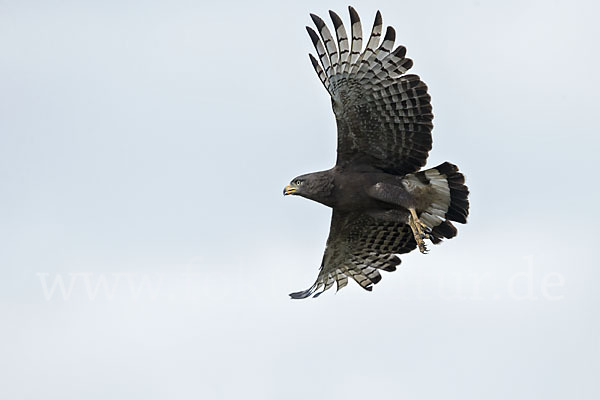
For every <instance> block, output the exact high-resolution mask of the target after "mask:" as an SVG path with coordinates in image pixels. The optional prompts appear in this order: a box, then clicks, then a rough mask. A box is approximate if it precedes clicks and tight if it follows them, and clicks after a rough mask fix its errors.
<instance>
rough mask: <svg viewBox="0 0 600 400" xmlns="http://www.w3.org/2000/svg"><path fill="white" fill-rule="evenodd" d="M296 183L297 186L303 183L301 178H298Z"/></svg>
mask: <svg viewBox="0 0 600 400" xmlns="http://www.w3.org/2000/svg"><path fill="white" fill-rule="evenodd" d="M294 183H295V184H296V186H300V185H302V181H301V180H300V179H298V180H296V182H294Z"/></svg>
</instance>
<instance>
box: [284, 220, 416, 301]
mask: <svg viewBox="0 0 600 400" xmlns="http://www.w3.org/2000/svg"><path fill="white" fill-rule="evenodd" d="M415 247H416V242H415V239H414V237H413V234H412V231H411V230H410V227H409V226H408V225H406V224H404V223H400V222H396V221H393V220H391V219H378V218H375V217H373V216H371V215H369V214H365V213H359V212H341V211H339V210H335V209H334V211H333V215H332V217H331V228H330V230H329V238H328V239H327V246H326V249H325V254H324V256H323V261H322V263H321V268H320V271H319V275H318V276H317V280H316V281H315V283H314V284H313V285H312V286H311V287H310V288H308V289H307V290H304V291H301V292H296V293H291V294H290V297H292V298H293V299H304V298H307V297H309V296H311V295H312V296H314V297H317V296H319V295H320V294H321V293H323V292H324V291H326V290H328V289H329V288H331V287H332V286H333V284H334V283H336V284H337V290H340V289H341V288H343V287H344V286H346V285H347V284H348V278H349V277H350V278H352V279H354V280H355V281H356V282H357V283H358V284H359V285H360V286H362V287H363V288H364V289H366V290H369V291H370V290H372V289H373V285H374V284H376V283H377V282H379V281H380V280H381V275H380V273H379V270H384V271H394V270H396V266H397V265H398V264H400V259H399V258H398V257H397V256H396V254H402V253H408V252H409V251H411V250H413V249H414V248H415Z"/></svg>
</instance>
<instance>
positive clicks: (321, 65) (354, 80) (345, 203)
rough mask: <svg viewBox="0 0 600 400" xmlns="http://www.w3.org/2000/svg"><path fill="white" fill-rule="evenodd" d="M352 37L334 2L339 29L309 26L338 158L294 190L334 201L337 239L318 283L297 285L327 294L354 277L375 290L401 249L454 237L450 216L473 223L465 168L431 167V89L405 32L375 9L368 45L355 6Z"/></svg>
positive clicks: (289, 189) (291, 190) (295, 183)
mask: <svg viewBox="0 0 600 400" xmlns="http://www.w3.org/2000/svg"><path fill="white" fill-rule="evenodd" d="M349 11H350V23H351V26H350V37H348V35H347V32H346V29H345V27H344V24H343V23H342V20H341V19H340V17H339V16H338V15H337V14H336V13H334V12H333V11H329V15H330V16H331V20H332V21H333V27H334V31H335V36H336V38H335V39H334V38H333V36H332V34H331V31H330V30H329V29H328V27H327V25H326V24H325V22H324V21H323V20H322V19H321V18H319V17H318V16H316V15H313V14H311V18H312V20H313V22H314V24H315V26H316V28H317V30H316V31H315V30H313V29H312V28H310V27H307V28H306V29H307V30H308V34H309V35H310V38H311V40H312V42H313V44H314V46H315V49H316V53H317V57H318V59H317V58H315V57H314V56H313V55H312V54H310V55H309V56H310V60H311V62H312V65H313V67H314V69H315V71H316V72H317V75H318V77H319V79H320V80H321V83H322V84H323V86H324V87H325V89H326V90H327V92H328V93H329V95H330V96H331V104H332V107H333V113H334V114H335V118H336V122H337V137H338V141H337V161H336V165H335V166H334V167H333V168H331V169H329V170H327V171H320V172H313V173H309V174H305V175H300V176H298V177H296V178H294V179H292V181H291V182H290V184H289V185H287V186H286V187H285V189H284V191H283V193H284V195H297V196H302V197H305V198H307V199H310V200H314V201H317V202H319V203H321V204H324V205H326V206H328V207H331V208H332V209H333V212H332V217H331V227H330V232H329V238H328V239H327V245H326V249H325V254H324V256H323V261H322V263H321V268H320V270H319V274H318V276H317V280H316V281H315V283H314V284H313V285H312V286H311V287H310V288H308V289H307V290H304V291H301V292H296V293H291V294H290V296H291V297H292V298H294V299H299V298H306V297H309V296H311V295H313V296H314V297H317V296H318V295H320V294H321V293H323V292H324V291H326V290H328V289H329V288H331V287H332V286H333V284H334V283H336V286H337V290H339V289H341V288H342V287H344V286H346V285H347V284H348V278H349V277H350V278H352V279H354V280H355V281H356V282H357V283H358V284H359V285H360V286H362V287H363V288H364V289H366V290H369V291H370V290H372V288H373V285H374V284H376V283H378V282H379V281H380V280H381V275H380V273H379V270H384V271H394V270H395V269H396V267H397V266H398V264H400V259H399V258H398V256H397V255H398V254H402V253H408V252H410V251H412V250H413V249H415V248H419V250H420V251H421V252H422V253H426V252H427V247H426V244H425V240H429V241H431V242H432V243H434V244H437V243H440V242H441V241H442V239H444V238H446V239H450V238H452V237H454V236H456V234H457V230H456V228H455V227H454V225H453V224H452V223H451V222H450V221H455V222H459V223H463V224H464V223H466V222H467V215H468V213H469V201H468V195H469V190H468V188H467V187H466V186H465V184H464V182H465V178H464V176H463V175H462V174H461V173H460V172H459V171H458V168H457V167H456V166H455V165H453V164H451V163H449V162H445V163H443V164H441V165H438V166H437V167H435V168H430V169H426V170H423V171H419V170H420V169H421V167H423V166H425V162H426V160H427V155H428V153H429V150H431V144H432V140H431V130H432V128H433V124H432V120H433V114H432V108H431V103H430V100H431V97H430V96H429V94H427V86H426V85H425V83H423V81H421V79H420V78H419V77H418V76H417V75H412V74H406V72H407V71H408V70H409V69H410V68H411V67H412V65H413V62H412V60H411V59H409V58H406V56H405V55H406V49H405V48H404V47H403V46H398V47H396V48H394V40H395V37H396V33H395V31H394V29H393V28H392V27H388V28H387V30H386V32H385V36H384V37H383V41H382V42H381V44H380V43H379V42H380V37H381V34H382V31H383V26H382V19H381V13H380V12H379V11H378V12H377V14H376V16H375V23H374V24H373V28H372V30H371V35H370V37H369V39H368V41H367V42H366V46H365V48H364V49H363V48H362V47H363V46H362V44H363V37H362V26H361V22H360V19H359V17H358V14H357V12H356V11H355V10H354V8H352V7H349Z"/></svg>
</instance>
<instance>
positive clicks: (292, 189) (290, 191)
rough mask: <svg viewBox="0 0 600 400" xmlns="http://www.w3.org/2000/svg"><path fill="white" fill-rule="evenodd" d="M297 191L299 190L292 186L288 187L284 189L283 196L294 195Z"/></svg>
mask: <svg viewBox="0 0 600 400" xmlns="http://www.w3.org/2000/svg"><path fill="white" fill-rule="evenodd" d="M296 190H298V188H296V187H294V186H292V185H287V186H286V187H285V188H283V195H284V196H287V195H288V194H292V193H294V192H295V191H296Z"/></svg>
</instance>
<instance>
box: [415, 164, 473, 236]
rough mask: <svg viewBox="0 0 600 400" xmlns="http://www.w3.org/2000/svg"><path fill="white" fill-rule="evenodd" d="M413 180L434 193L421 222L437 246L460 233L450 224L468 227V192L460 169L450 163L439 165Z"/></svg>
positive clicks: (420, 173) (422, 214) (430, 195)
mask: <svg viewBox="0 0 600 400" xmlns="http://www.w3.org/2000/svg"><path fill="white" fill-rule="evenodd" d="M414 176H415V177H416V178H417V179H419V181H420V182H421V183H422V184H426V185H428V186H429V187H430V188H431V189H433V190H432V191H430V192H429V195H428V196H427V206H426V207H425V208H424V210H422V212H421V214H420V216H419V218H420V219H421V221H423V223H425V225H427V227H428V228H429V229H430V230H431V232H430V235H429V236H430V239H431V241H432V242H433V243H435V244H437V243H440V242H441V241H442V239H451V238H453V237H455V236H456V234H457V233H458V231H457V229H456V227H455V226H454V225H453V224H452V222H450V221H454V222H458V223H461V224H465V223H466V222H467V217H468V215H469V189H468V188H467V186H466V185H465V177H464V175H463V174H461V173H460V172H459V171H458V167H457V166H456V165H454V164H451V163H449V162H445V163H443V164H440V165H438V166H437V167H435V168H431V169H428V170H425V171H421V172H418V173H416V174H414Z"/></svg>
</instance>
